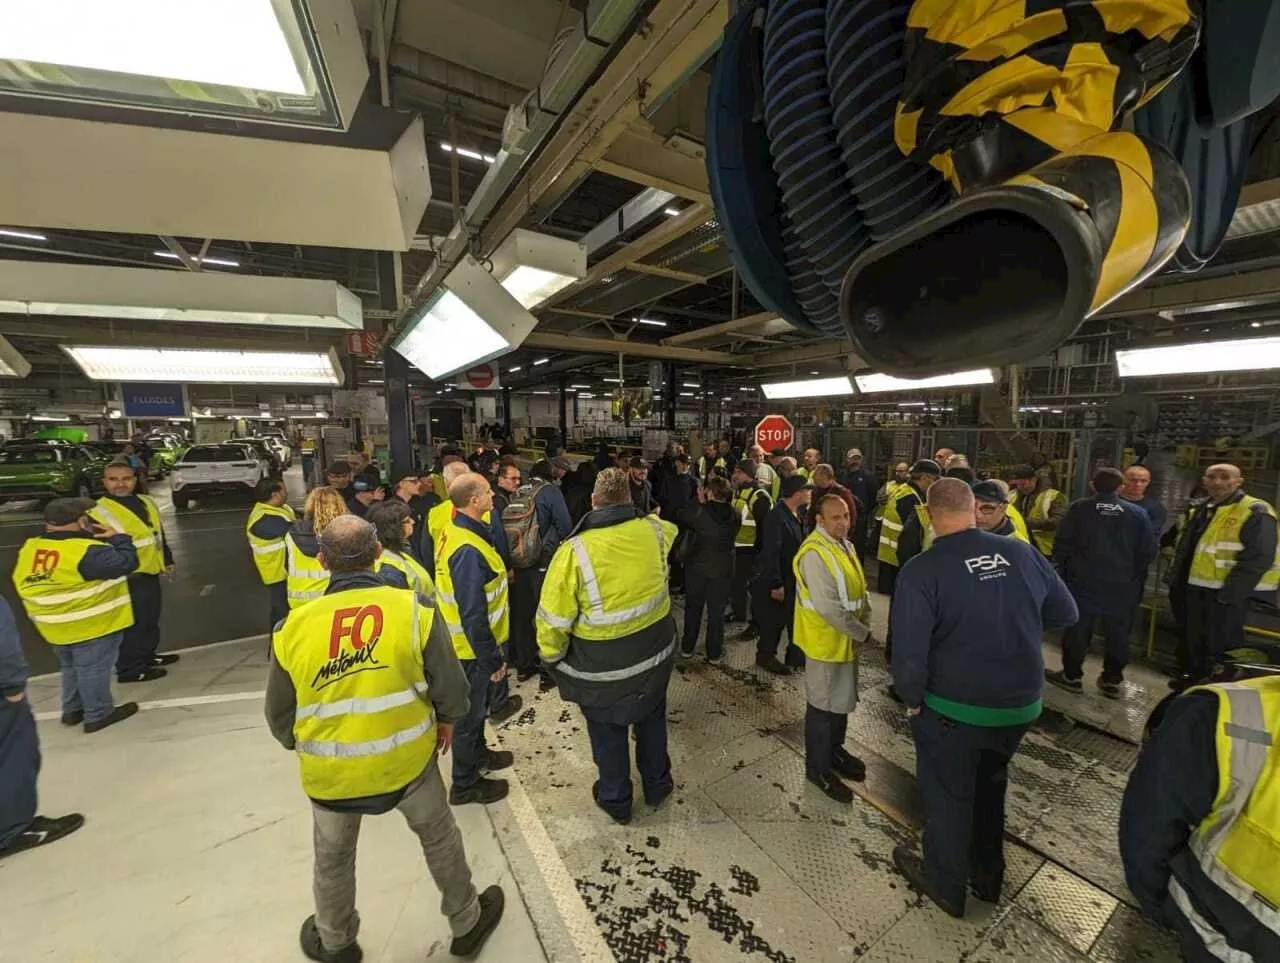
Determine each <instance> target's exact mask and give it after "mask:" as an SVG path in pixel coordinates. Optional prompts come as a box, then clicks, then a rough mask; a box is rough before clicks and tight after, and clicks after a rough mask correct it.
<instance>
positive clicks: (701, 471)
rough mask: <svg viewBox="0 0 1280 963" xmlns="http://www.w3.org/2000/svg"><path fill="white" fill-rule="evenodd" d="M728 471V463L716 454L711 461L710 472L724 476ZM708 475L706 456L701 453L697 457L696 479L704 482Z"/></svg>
mask: <svg viewBox="0 0 1280 963" xmlns="http://www.w3.org/2000/svg"><path fill="white" fill-rule="evenodd" d="M728 471H729V466H728V464H727V463H726V462H725V460H724V459H723V458H721V457H719V456H718V455H717V456H716V460H715V461H713V462H712V463H711V472H712V473H713V474H718V475H720V476H721V477H724V476H726V475H727V474H728ZM709 477H710V475H709V474H708V473H707V456H706V455H702V456H701V457H700V458H699V459H698V480H699V481H703V482H705V481H706V480H707V479H708V478H709Z"/></svg>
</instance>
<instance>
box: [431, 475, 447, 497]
mask: <svg viewBox="0 0 1280 963" xmlns="http://www.w3.org/2000/svg"><path fill="white" fill-rule="evenodd" d="M427 481H428V482H430V483H431V490H432V491H433V492H435V494H436V498H438V499H440V501H441V502H447V501H448V500H449V488H448V486H447V485H445V483H444V476H443V475H439V474H436V473H434V472H433V473H432V474H430V475H428V476H427Z"/></svg>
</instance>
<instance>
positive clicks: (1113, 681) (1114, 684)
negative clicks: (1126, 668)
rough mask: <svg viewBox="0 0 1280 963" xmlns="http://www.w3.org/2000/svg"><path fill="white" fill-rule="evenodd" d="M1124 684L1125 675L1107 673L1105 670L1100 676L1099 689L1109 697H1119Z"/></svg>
mask: <svg viewBox="0 0 1280 963" xmlns="http://www.w3.org/2000/svg"><path fill="white" fill-rule="evenodd" d="M1123 684H1124V676H1114V675H1107V674H1106V673H1105V672H1104V673H1103V674H1102V675H1100V676H1098V691H1099V692H1101V693H1102V694H1103V695H1104V696H1106V697H1107V698H1108V699H1119V698H1120V686H1122V685H1123Z"/></svg>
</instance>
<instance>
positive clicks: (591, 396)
mask: <svg viewBox="0 0 1280 963" xmlns="http://www.w3.org/2000/svg"><path fill="white" fill-rule="evenodd" d="M578 397H579V398H594V397H595V395H583V394H580V395H578Z"/></svg>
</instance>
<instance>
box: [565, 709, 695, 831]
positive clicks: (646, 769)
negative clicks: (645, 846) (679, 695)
mask: <svg viewBox="0 0 1280 963" xmlns="http://www.w3.org/2000/svg"><path fill="white" fill-rule="evenodd" d="M582 714H583V716H584V717H585V718H586V720H587V735H588V737H590V739H591V755H592V756H593V757H594V758H595V761H596V769H597V770H599V773H600V789H599V802H600V805H601V806H602V807H603V808H604V809H605V810H607V811H608V812H609V813H610V814H611V815H615V816H621V817H626V816H630V815H631V746H630V738H629V737H630V734H631V730H632V729H633V728H634V729H635V733H636V768H637V769H639V770H640V781H641V784H642V785H643V787H644V798H645V801H646V802H648V803H650V804H657V803H659V802H661V801H662V799H663V797H665V796H666V795H667V794H668V793H669V792H671V789H672V787H673V785H674V783H673V782H672V780H671V757H670V756H668V755H667V697H666V694H665V693H664V694H663V696H662V698H661V699H660V700H658V702H657V703H656V704H655V703H648V704H645V703H640V704H639V705H633V706H627V707H619V708H608V709H602V708H595V707H590V706H583V707H582Z"/></svg>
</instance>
